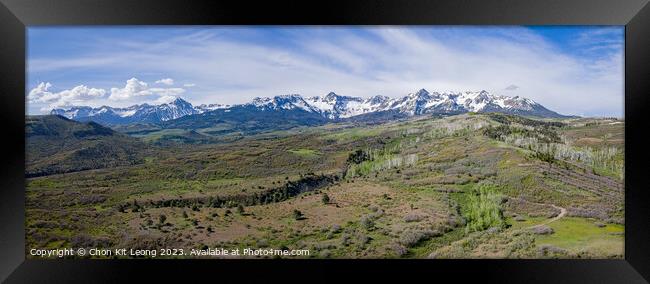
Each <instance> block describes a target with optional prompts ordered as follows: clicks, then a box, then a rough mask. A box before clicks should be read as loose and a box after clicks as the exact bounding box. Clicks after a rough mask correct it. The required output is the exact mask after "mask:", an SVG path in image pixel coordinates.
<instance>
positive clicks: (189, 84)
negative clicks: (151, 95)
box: [183, 83, 196, 88]
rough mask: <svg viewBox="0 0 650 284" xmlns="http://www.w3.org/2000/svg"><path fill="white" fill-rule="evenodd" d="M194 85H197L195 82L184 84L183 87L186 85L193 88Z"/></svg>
mask: <svg viewBox="0 0 650 284" xmlns="http://www.w3.org/2000/svg"><path fill="white" fill-rule="evenodd" d="M194 86H196V84H194V83H188V84H183V87H186V88H191V87H194Z"/></svg>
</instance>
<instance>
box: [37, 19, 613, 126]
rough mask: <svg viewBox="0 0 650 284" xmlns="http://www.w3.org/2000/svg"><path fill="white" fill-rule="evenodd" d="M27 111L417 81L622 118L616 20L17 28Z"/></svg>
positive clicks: (399, 89) (404, 85) (412, 87)
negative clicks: (22, 36)
mask: <svg viewBox="0 0 650 284" xmlns="http://www.w3.org/2000/svg"><path fill="white" fill-rule="evenodd" d="M27 49H28V50H27V59H26V61H27V62H26V63H27V86H26V90H25V93H26V94H25V99H26V104H27V113H28V114H43V113H48V112H49V111H50V110H51V109H53V108H69V107H71V106H81V105H84V106H92V107H98V106H102V105H108V106H113V107H125V106H130V105H134V104H141V103H149V104H160V103H165V102H169V101H171V100H173V99H174V98H176V97H182V98H184V99H186V100H187V101H189V102H190V103H192V104H194V105H198V104H204V103H206V104H210V103H220V104H237V103H246V102H248V101H250V100H251V99H252V98H255V97H272V96H276V95H286V94H300V95H303V96H317V95H326V94H327V93H329V92H335V93H337V94H339V95H346V96H358V97H370V96H374V95H385V96H389V97H402V96H405V95H407V94H409V93H412V92H416V91H417V90H419V89H422V88H424V89H427V90H428V91H430V92H432V91H439V92H442V91H480V90H486V91H488V92H490V93H493V94H496V95H506V96H521V97H526V98H530V99H533V100H535V101H536V102H538V103H540V104H542V105H544V106H546V107H547V108H549V109H551V110H553V111H557V112H559V113H562V114H570V115H580V116H615V117H623V116H624V113H623V112H624V108H623V100H624V72H623V70H624V68H623V67H624V66H623V62H624V60H623V58H624V27H622V26H417V27H414V26H410V27H403V26H354V27H347V26H296V27H275V26H109V27H60V26H57V27H54V26H53V27H29V28H28V31H27Z"/></svg>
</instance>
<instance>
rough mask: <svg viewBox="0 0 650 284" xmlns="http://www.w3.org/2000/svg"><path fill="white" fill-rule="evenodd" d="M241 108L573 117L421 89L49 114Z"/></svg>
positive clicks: (177, 114) (160, 116)
mask: <svg viewBox="0 0 650 284" xmlns="http://www.w3.org/2000/svg"><path fill="white" fill-rule="evenodd" d="M237 107H247V108H248V107H252V108H253V109H254V110H261V111H268V110H272V111H278V110H294V109H295V110H298V109H299V110H303V111H305V112H308V113H313V114H318V115H320V116H322V117H323V118H325V119H327V120H341V119H348V118H352V117H355V116H360V115H365V114H369V113H378V112H385V111H390V112H394V113H399V114H403V115H407V116H413V115H422V114H459V113H466V112H500V113H506V114H516V115H529V116H537V117H552V118H559V117H568V116H565V115H561V114H559V113H557V112H554V111H551V110H549V109H547V108H546V107H544V106H542V105H541V104H539V103H537V102H535V101H533V100H531V99H528V98H523V97H519V96H515V97H509V96H503V95H493V94H490V93H489V92H487V91H485V90H482V91H466V92H429V91H427V90H425V89H420V90H418V91H417V92H414V93H409V94H408V95H406V96H403V97H400V98H390V97H387V96H380V95H375V96H371V97H368V98H362V97H351V96H341V95H338V94H336V93H334V92H330V93H328V94H327V95H325V96H311V97H303V96H302V95H299V94H289V95H279V96H274V97H256V98H254V99H253V100H252V101H250V102H248V103H244V104H234V105H227V104H201V105H198V106H193V105H192V104H191V103H189V102H187V101H186V100H184V99H182V98H176V99H175V100H174V101H172V102H169V103H165V104H160V105H149V104H146V103H145V104H140V105H133V106H130V107H126V108H113V107H109V106H101V107H98V108H92V107H88V106H75V107H71V108H68V109H61V108H59V109H53V110H52V111H51V112H50V114H56V115H61V116H64V117H66V118H69V119H74V120H78V121H96V122H99V123H103V124H108V125H120V124H130V123H164V122H167V121H171V120H175V119H179V118H181V117H185V116H188V115H198V114H203V113H207V112H212V111H219V110H229V109H234V108H237Z"/></svg>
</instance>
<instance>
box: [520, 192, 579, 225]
mask: <svg viewBox="0 0 650 284" xmlns="http://www.w3.org/2000/svg"><path fill="white" fill-rule="evenodd" d="M512 199H517V200H522V201H524V202H528V203H531V204H537V205H542V206H551V207H553V208H555V209H557V210H560V214H557V216H555V217H553V218H551V219H548V220H546V221H544V222H542V223H541V224H537V225H532V226H528V227H526V229H534V228H536V227H540V226H544V225H548V224H550V223H553V222H555V221H557V220H560V219H562V217H564V216H565V215H566V213H567V211H566V208H564V207H560V206H557V205H555V204H548V203H538V202H532V201H528V200H525V199H522V198H517V197H514V198H512Z"/></svg>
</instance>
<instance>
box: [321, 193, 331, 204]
mask: <svg viewBox="0 0 650 284" xmlns="http://www.w3.org/2000/svg"><path fill="white" fill-rule="evenodd" d="M322 201H323V204H328V203H330V197H329V195H327V193H323V198H322Z"/></svg>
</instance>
